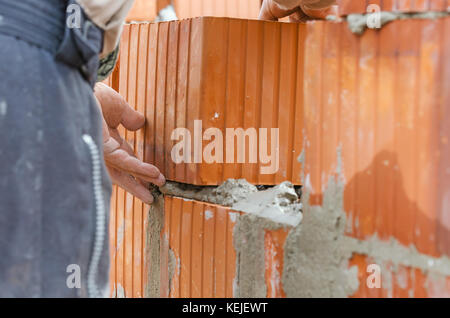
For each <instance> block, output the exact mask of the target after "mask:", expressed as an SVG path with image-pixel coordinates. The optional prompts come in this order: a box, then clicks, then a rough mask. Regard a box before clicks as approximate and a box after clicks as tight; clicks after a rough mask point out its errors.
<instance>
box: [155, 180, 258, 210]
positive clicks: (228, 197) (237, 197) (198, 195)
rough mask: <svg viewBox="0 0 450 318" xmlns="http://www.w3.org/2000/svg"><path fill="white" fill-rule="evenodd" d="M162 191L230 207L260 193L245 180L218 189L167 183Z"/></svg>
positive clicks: (166, 193)
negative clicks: (253, 194)
mask: <svg viewBox="0 0 450 318" xmlns="http://www.w3.org/2000/svg"><path fill="white" fill-rule="evenodd" d="M160 191H161V192H162V193H163V194H165V195H171V196H175V197H181V198H184V199H191V200H196V201H201V202H208V203H213V204H218V205H222V206H227V207H230V206H232V205H233V204H235V203H236V202H239V201H242V200H245V199H246V198H247V197H248V196H249V195H250V194H252V193H256V192H258V189H257V188H256V187H255V186H254V185H252V184H250V183H248V182H247V181H246V180H244V179H240V180H235V179H229V180H227V181H225V182H224V183H223V184H221V185H220V186H218V187H200V186H192V185H187V184H181V183H176V182H167V184H166V185H165V186H163V187H161V188H160Z"/></svg>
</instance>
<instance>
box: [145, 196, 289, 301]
mask: <svg viewBox="0 0 450 318" xmlns="http://www.w3.org/2000/svg"><path fill="white" fill-rule="evenodd" d="M240 214H241V213H239V212H234V211H232V210H231V209H229V208H226V207H221V206H218V205H213V204H207V203H202V202H198V201H192V200H184V199H181V198H176V197H166V198H165V217H164V228H163V230H162V233H161V241H165V242H167V244H161V255H162V257H161V283H160V284H161V289H160V292H161V297H171V298H224V297H225V298H232V297H234V288H235V287H236V281H237V279H236V260H237V256H236V251H235V248H234V245H233V244H234V243H233V231H234V228H235V226H236V221H237V217H238V215H240ZM287 234H288V231H287V230H284V229H281V230H276V231H269V230H267V231H266V236H265V246H266V249H265V272H266V274H265V283H266V285H267V297H284V296H285V294H284V291H283V289H282V286H281V275H282V269H283V246H284V242H285V240H286V237H287ZM169 250H170V251H171V253H173V254H172V255H173V257H174V260H175V263H176V264H175V266H174V268H175V270H174V271H173V273H171V274H172V276H171V277H169V276H170V275H169V274H170V273H169V272H168V271H167V269H168V268H169V266H168V264H169V253H170V252H169ZM150 270H151V268H150Z"/></svg>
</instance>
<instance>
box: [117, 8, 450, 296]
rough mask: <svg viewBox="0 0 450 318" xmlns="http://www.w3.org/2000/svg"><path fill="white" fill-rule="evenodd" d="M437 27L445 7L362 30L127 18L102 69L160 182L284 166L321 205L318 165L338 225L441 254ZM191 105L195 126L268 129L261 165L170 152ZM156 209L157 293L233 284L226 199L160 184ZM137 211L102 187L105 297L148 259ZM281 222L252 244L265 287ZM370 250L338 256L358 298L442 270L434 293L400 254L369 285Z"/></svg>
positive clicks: (445, 156) (421, 289)
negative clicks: (429, 15) (272, 133)
mask: <svg viewBox="0 0 450 318" xmlns="http://www.w3.org/2000/svg"><path fill="white" fill-rule="evenodd" d="M385 2H386V1H385ZM416 2H417V1H416ZM352 10H353V9H352ZM449 35H450V18H442V19H435V20H402V21H395V22H392V23H390V24H388V25H386V26H384V27H383V28H382V29H381V30H367V31H366V32H365V33H364V34H363V35H362V36H357V35H355V34H353V33H351V31H350V30H349V28H348V26H347V25H346V24H345V23H340V24H335V23H331V22H312V23H309V24H307V25H296V24H282V23H273V22H261V21H247V20H236V19H219V18H198V19H192V20H185V21H181V22H179V21H177V22H171V23H161V24H137V25H130V26H127V27H126V28H125V32H124V36H123V40H122V44H121V57H120V63H119V68H118V71H117V72H116V73H115V75H114V76H115V77H114V78H113V79H112V83H116V84H115V85H113V86H115V87H114V88H115V89H117V90H118V91H119V92H120V93H121V94H122V95H123V96H125V97H126V98H127V100H128V101H129V103H130V104H131V105H133V106H135V107H136V109H138V110H140V111H141V112H143V113H145V114H146V118H147V126H146V129H145V131H143V132H137V133H129V132H128V133H126V134H127V135H126V137H127V140H128V141H129V142H130V143H131V144H132V145H134V146H135V150H136V152H137V155H138V157H139V158H141V159H143V160H145V161H147V162H151V163H155V164H156V165H157V166H158V167H159V168H160V169H161V170H162V171H163V172H164V173H165V175H166V176H167V178H168V179H169V180H173V181H178V182H182V183H188V184H197V185H218V184H220V183H222V182H223V181H224V180H226V179H228V178H245V179H247V180H248V181H249V182H251V183H254V184H266V185H275V184H278V183H280V182H282V181H285V180H289V181H291V182H293V183H294V184H302V185H303V186H304V191H305V192H308V194H309V196H308V199H309V201H308V202H305V203H306V204H307V205H311V206H321V205H323V204H324V202H323V200H324V194H325V193H326V191H327V184H328V182H329V180H330V178H331V179H334V178H338V180H341V182H342V183H343V187H344V192H343V194H342V195H343V204H344V207H343V208H344V210H345V212H346V214H347V219H348V225H349V226H348V230H347V233H346V234H347V235H348V236H349V237H353V238H356V239H359V240H361V241H365V240H368V239H370V238H372V237H373V236H374V235H377V237H378V238H379V239H380V240H382V241H386V242H387V241H389V240H390V239H391V238H394V239H396V240H398V241H399V242H400V243H401V244H402V245H404V246H409V245H414V246H415V247H416V248H417V250H418V252H419V253H422V254H424V255H428V256H431V257H441V256H446V255H447V256H448V255H450V242H449V237H450V234H449V231H450V213H448V212H449V211H448V206H447V205H446V202H447V201H448V193H449V191H450V182H449V180H450V176H449V174H450V164H449V163H450V148H449V147H450V146H449V139H450V130H449V128H448V127H450V122H448V121H449V120H448V119H449V118H450V116H449V112H450V108H449V107H450V95H449V91H450V90H449V87H450V65H449V58H448V57H449V56H450V40H449V39H450V36H449ZM217 115H218V116H217ZM197 119H198V120H202V121H203V129H204V130H205V129H207V128H209V127H219V128H220V129H221V130H224V129H225V128H228V127H229V128H237V127H242V128H244V129H247V128H250V127H255V128H275V127H277V128H279V129H280V145H279V148H280V162H279V166H280V169H279V171H278V172H277V173H275V174H272V175H261V174H260V173H259V171H260V166H259V165H258V164H226V163H225V164H219V163H214V164H208V163H205V162H203V163H189V164H180V165H175V164H174V163H173V162H172V160H171V156H170V155H171V153H170V152H171V149H172V147H173V146H174V145H175V142H174V141H172V140H171V139H170V135H171V132H172V131H173V129H175V128H188V129H189V130H190V131H193V121H194V120H197ZM224 133H225V132H224ZM205 143H207V142H205ZM226 151H227V149H224V152H225V153H226ZM301 153H303V156H302V160H301V162H300V161H298V160H297V158H298V157H299V156H300V154H301ZM246 154H248V153H246ZM192 155H193V156H194V154H192ZM165 207H166V214H165V217H166V220H165V222H164V223H165V226H164V228H163V230H162V231H161V237H166V238H167V239H168V245H167V253H166V254H164V255H166V256H164V257H166V258H163V259H166V261H167V263H168V262H169V250H171V251H172V253H173V254H174V257H175V260H176V264H177V267H176V268H177V270H175V272H174V273H172V274H174V276H173V277H171V278H170V279H169V273H167V272H164V271H161V282H163V283H161V286H165V287H164V288H162V289H161V296H162V297H168V296H169V297H232V296H233V295H234V294H233V282H234V280H235V279H236V277H235V275H236V255H235V250H234V246H233V242H232V234H233V228H234V226H235V224H234V222H233V219H234V216H235V213H236V212H235V211H231V210H230V209H228V208H225V207H220V206H214V205H211V204H207V203H201V202H195V201H185V200H183V199H181V198H174V197H166V199H165ZM147 210H148V209H147V207H146V206H145V205H143V204H142V203H141V202H140V201H139V200H137V199H135V198H133V197H132V196H130V195H129V194H126V193H125V192H124V191H123V190H115V194H114V196H113V209H112V223H111V239H112V243H111V250H112V251H113V252H112V264H113V268H112V271H111V280H112V281H113V282H114V284H113V285H114V286H115V289H114V290H115V294H114V296H121V295H124V296H126V297H143V296H145V290H146V284H147V277H148V273H149V271H151V270H152V269H151V268H150V267H149V264H148V259H147V258H146V256H145V254H146V250H147V249H148V248H150V246H149V244H150V245H151V242H149V243H148V240H147V237H146V233H147V226H148V222H149V220H148V213H147ZM207 211H208V217H206V212H207ZM209 212H211V213H209ZM286 235H287V233H286V232H285V233H278V234H270V235H268V236H267V239H266V240H267V241H266V242H265V245H266V263H265V268H266V278H267V286H269V288H268V291H267V296H270V297H283V296H285V292H284V290H283V286H282V284H281V282H280V280H279V279H278V280H277V279H275V278H276V277H280V275H281V273H282V270H283V256H282V255H283V245H284V240H285V238H286ZM193 255H195V257H193ZM276 255H278V256H276ZM280 255H281V256H280ZM370 263H371V260H370V259H369V258H368V257H367V256H365V255H358V254H355V255H354V256H353V258H352V259H351V262H350V266H357V268H358V273H359V274H358V275H359V278H360V282H361V284H360V287H359V290H358V291H357V292H356V294H355V295H354V296H355V297H403V296H414V297H429V296H438V295H441V296H442V295H446V294H445V293H448V292H449V291H450V284H449V283H447V285H445V284H444V289H443V290H441V291H440V293H439V292H438V293H433V292H431V291H430V289H427V288H426V287H425V285H426V280H427V275H428V273H426V272H423V271H422V270H420V269H418V268H412V267H407V266H405V267H404V268H400V269H395V271H394V269H393V270H392V271H393V275H394V277H395V276H396V275H402V282H403V283H402V284H398V283H396V282H398V280H395V279H394V280H393V281H392V282H391V284H392V285H391V286H382V288H381V289H368V288H367V286H366V284H365V283H364V281H365V280H366V278H367V275H368V274H367V271H366V268H367V266H368V265H369V264H370ZM162 268H163V267H162ZM164 268H169V267H168V266H167V267H164ZM400 273H401V274H400ZM447 281H449V280H448V279H447ZM164 282H166V283H164ZM271 282H277V283H275V284H273V283H271ZM405 282H406V283H405ZM445 286H446V287H445Z"/></svg>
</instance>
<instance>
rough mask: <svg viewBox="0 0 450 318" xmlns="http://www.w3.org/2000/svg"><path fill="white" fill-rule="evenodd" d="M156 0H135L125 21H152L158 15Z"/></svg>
mask: <svg viewBox="0 0 450 318" xmlns="http://www.w3.org/2000/svg"><path fill="white" fill-rule="evenodd" d="M158 2H159V1H158V0H135V2H134V6H133V8H132V9H131V11H130V13H129V14H128V16H127V22H131V21H153V20H155V18H156V16H157V15H158Z"/></svg>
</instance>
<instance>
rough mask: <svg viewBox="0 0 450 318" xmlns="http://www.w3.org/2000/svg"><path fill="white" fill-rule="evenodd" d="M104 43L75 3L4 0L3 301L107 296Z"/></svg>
mask: <svg viewBox="0 0 450 318" xmlns="http://www.w3.org/2000/svg"><path fill="white" fill-rule="evenodd" d="M77 12H81V15H79V16H74V14H78V13H77ZM74 17H76V18H81V19H80V20H77V19H74ZM67 18H70V19H71V20H70V24H69V25H70V26H71V27H68V24H67V23H66V20H67ZM77 22H80V24H79V28H78V27H77V26H78V25H77ZM102 38H103V32H102V31H101V30H100V29H99V28H97V27H96V26H95V25H93V24H92V23H91V22H90V20H89V19H88V18H87V17H86V16H85V15H84V13H83V12H82V11H80V7H77V4H76V3H75V2H74V1H64V0H20V1H18V0H0V297H88V296H91V297H101V296H104V295H107V288H108V286H107V285H108V282H107V280H108V260H109V259H108V240H107V238H108V235H107V231H108V226H107V224H108V216H107V212H108V210H109V199H110V194H111V182H110V180H109V177H108V175H107V173H106V169H105V167H104V162H103V153H102V150H101V145H102V137H101V117H100V112H99V109H98V107H97V105H96V102H95V100H94V97H93V90H92V87H93V85H94V83H95V81H96V72H97V68H98V63H99V59H98V54H99V52H100V51H101V48H102ZM78 269H79V270H78ZM78 278H79V280H78ZM78 284H80V285H78ZM77 287H81V288H77Z"/></svg>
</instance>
